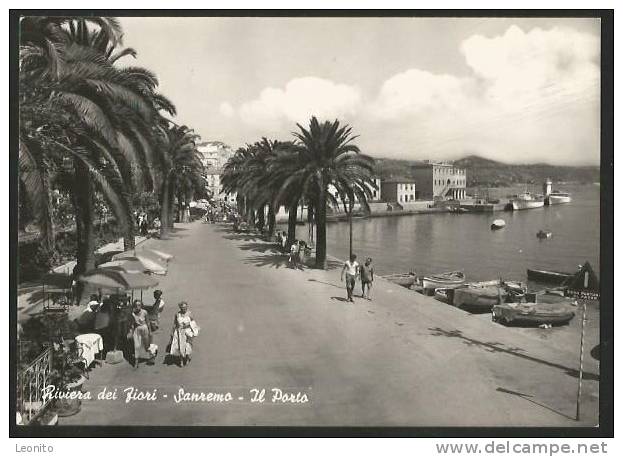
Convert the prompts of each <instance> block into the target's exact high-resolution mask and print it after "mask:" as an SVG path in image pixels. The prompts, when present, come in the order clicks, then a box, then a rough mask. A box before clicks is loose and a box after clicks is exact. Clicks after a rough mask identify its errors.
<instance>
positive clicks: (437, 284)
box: [422, 271, 465, 290]
mask: <svg viewBox="0 0 623 457" xmlns="http://www.w3.org/2000/svg"><path fill="white" fill-rule="evenodd" d="M463 284H465V275H464V274H463V273H462V272H460V271H452V272H448V273H441V274H438V275H431V276H424V277H423V278H422V287H423V288H424V289H430V290H434V289H455V288H457V287H461V286H462V285H463Z"/></svg>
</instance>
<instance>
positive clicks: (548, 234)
mask: <svg viewBox="0 0 623 457" xmlns="http://www.w3.org/2000/svg"><path fill="white" fill-rule="evenodd" d="M536 237H537V238H538V239H540V240H545V239H547V238H551V237H552V232H551V231H550V230H539V231H538V232H536Z"/></svg>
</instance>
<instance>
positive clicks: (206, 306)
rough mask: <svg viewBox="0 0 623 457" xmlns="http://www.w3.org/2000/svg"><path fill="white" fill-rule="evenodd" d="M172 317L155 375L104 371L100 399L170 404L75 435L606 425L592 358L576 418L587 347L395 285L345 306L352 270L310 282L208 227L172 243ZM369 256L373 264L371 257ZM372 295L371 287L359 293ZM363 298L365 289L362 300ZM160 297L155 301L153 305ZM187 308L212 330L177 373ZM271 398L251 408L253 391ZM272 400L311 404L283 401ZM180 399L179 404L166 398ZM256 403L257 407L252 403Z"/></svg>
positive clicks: (115, 412) (266, 251) (238, 238)
mask: <svg viewBox="0 0 623 457" xmlns="http://www.w3.org/2000/svg"><path fill="white" fill-rule="evenodd" d="M146 246H147V247H154V248H157V249H161V250H163V251H166V252H169V253H171V254H174V255H175V259H174V260H173V261H172V263H171V264H170V268H169V273H168V275H167V276H166V277H162V279H161V282H160V285H159V288H161V289H162V290H163V291H164V299H165V301H166V308H165V311H164V313H163V315H162V319H161V324H162V327H163V328H162V329H161V330H160V331H159V333H158V334H157V335H156V341H155V342H156V343H157V344H158V346H159V347H160V348H161V353H160V354H159V356H158V359H157V362H156V364H155V365H153V366H148V365H145V364H141V366H140V367H139V368H138V369H137V370H135V369H133V368H132V367H131V366H130V365H129V364H127V363H123V364H119V365H106V364H105V365H104V366H102V367H100V368H95V369H94V370H93V371H92V373H91V375H90V380H89V381H88V383H87V385H86V387H85V388H86V389H87V390H89V391H91V392H93V393H97V392H99V391H100V389H101V388H102V386H108V388H109V389H112V388H114V386H118V387H119V388H120V389H121V388H125V387H128V386H135V387H137V388H140V389H142V390H147V389H150V390H151V389H152V388H157V389H158V395H159V400H158V401H154V402H147V401H144V402H138V401H136V402H130V403H128V404H126V403H124V402H123V400H121V399H120V400H116V401H103V400H91V401H84V402H83V408H82V411H81V412H80V413H79V414H77V415H75V416H73V417H68V418H63V419H62V420H61V422H60V424H61V425H69V424H71V425H342V426H349V425H352V426H364V425H365V426H390V425H391V426H463V425H469V426H573V425H577V424H581V425H594V424H596V422H597V419H596V418H597V410H598V404H597V403H598V393H597V389H598V382H597V380H596V379H597V377H596V374H597V373H599V371H598V366H597V365H596V362H595V361H594V360H592V359H591V358H590V357H587V366H586V368H587V371H588V373H586V374H585V381H584V386H583V389H584V397H583V398H584V402H583V405H582V408H583V409H582V412H583V417H582V419H583V420H582V421H581V422H576V421H574V420H573V419H572V417H573V416H574V415H575V396H576V388H577V372H576V371H575V369H576V367H577V347H570V348H568V350H567V351H561V350H558V349H554V348H550V347H547V345H546V344H544V343H543V342H542V341H540V340H539V339H538V338H531V337H530V336H527V335H525V334H523V333H521V332H518V331H516V329H507V328H505V327H502V326H500V325H497V324H494V323H492V322H488V321H485V320H483V319H482V318H477V317H476V316H471V315H469V314H466V313H464V312H462V311H460V310H457V309H454V308H452V307H450V306H447V305H445V304H442V303H440V302H437V301H435V300H433V299H429V298H426V297H423V296H420V295H417V294H415V293H414V292H412V291H409V290H406V289H403V288H401V287H399V286H396V285H393V284H390V283H388V282H385V281H383V280H378V281H376V283H375V288H374V290H373V291H372V293H373V298H374V300H373V301H372V302H368V301H367V300H363V299H360V298H359V299H357V298H355V303H354V304H350V303H347V302H345V301H344V299H343V297H344V296H345V291H344V290H343V288H342V287H341V284H340V281H339V268H338V265H337V263H336V262H333V265H332V267H333V268H332V269H329V270H328V271H317V270H305V271H298V270H292V269H289V268H287V267H286V265H285V261H286V259H287V258H286V257H284V256H283V255H281V254H278V253H276V252H274V251H273V248H272V245H270V244H267V243H265V242H263V241H261V240H259V239H255V237H254V236H252V235H236V234H233V233H232V232H231V231H230V227H228V226H224V225H223V226H221V225H206V224H201V223H193V224H185V225H181V224H180V225H179V228H178V229H176V232H175V233H174V236H173V237H172V238H171V239H170V240H162V241H161V240H149V241H147V242H146ZM362 255H365V253H362ZM358 286H359V285H358ZM357 292H358V293H359V289H357ZM150 299H151V294H149V298H148V300H146V301H150ZM180 300H186V301H187V302H188V303H189V305H190V309H191V310H192V313H193V314H194V316H195V318H196V320H197V322H198V323H199V325H200V326H201V328H202V331H201V334H200V336H199V337H198V338H197V339H196V343H195V353H194V357H193V361H192V364H191V365H190V366H188V367H185V368H179V367H177V366H175V365H168V364H165V363H164V348H165V346H166V344H167V342H168V337H169V328H170V325H171V323H172V320H173V315H174V313H175V311H176V310H177V306H176V303H177V302H179V301H180ZM180 386H183V388H184V389H185V390H186V391H193V392H197V391H204V392H228V391H230V392H232V395H233V397H234V401H232V402H229V403H220V404H219V403H201V402H198V403H197V402H196V403H179V404H176V403H175V401H174V400H173V399H172V398H171V397H172V394H173V393H176V392H178V391H179V387H180ZM253 387H257V388H265V389H267V395H266V401H265V402H264V403H251V402H250V401H249V400H250V397H251V395H250V394H249V389H250V388H253ZM271 388H281V389H283V390H285V391H287V392H294V393H296V392H301V395H300V396H299V398H301V396H302V394H303V393H304V394H305V395H306V396H307V397H308V399H309V401H308V402H307V403H298V404H291V403H288V404H279V403H272V402H271V398H270V397H271V394H270V392H269V390H270V389H271ZM165 392H166V394H167V396H168V397H167V398H166V399H165V398H163V396H162V395H164V394H165ZM238 397H243V400H242V401H240V400H238Z"/></svg>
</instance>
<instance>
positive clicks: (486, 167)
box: [376, 155, 600, 187]
mask: <svg viewBox="0 0 623 457" xmlns="http://www.w3.org/2000/svg"><path fill="white" fill-rule="evenodd" d="M414 163H415V161H410V160H394V159H378V160H377V161H376V165H377V174H378V175H379V176H381V177H408V178H412V177H413V176H412V172H411V165H413V164H414ZM454 165H455V166H457V167H460V168H465V169H466V170H467V187H477V186H483V187H508V186H512V185H516V184H525V183H528V184H541V183H542V182H543V181H544V180H545V179H546V178H551V179H552V181H554V182H579V183H592V182H598V181H599V179H600V175H599V167H596V166H592V167H590V166H583V167H569V166H560V165H550V164H546V163H535V164H529V165H514V164H507V163H503V162H497V161H495V160H490V159H485V158H483V157H480V156H476V155H470V156H467V157H464V158H463V159H460V160H455V161H454Z"/></svg>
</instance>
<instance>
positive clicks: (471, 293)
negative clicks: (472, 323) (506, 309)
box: [451, 282, 525, 313]
mask: <svg viewBox="0 0 623 457" xmlns="http://www.w3.org/2000/svg"><path fill="white" fill-rule="evenodd" d="M452 292H453V294H452V302H451V304H452V305H453V306H456V307H457V308H461V309H464V310H466V311H469V312H471V313H490V312H491V309H492V308H493V306H495V305H498V304H501V303H504V302H506V301H508V300H512V301H519V300H521V299H522V298H523V297H524V295H525V287H523V285H522V284H521V283H509V284H507V283H504V282H498V283H497V284H492V285H489V284H487V285H484V286H476V287H474V286H469V285H467V286H466V287H459V288H457V289H454V290H453V291H452Z"/></svg>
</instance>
